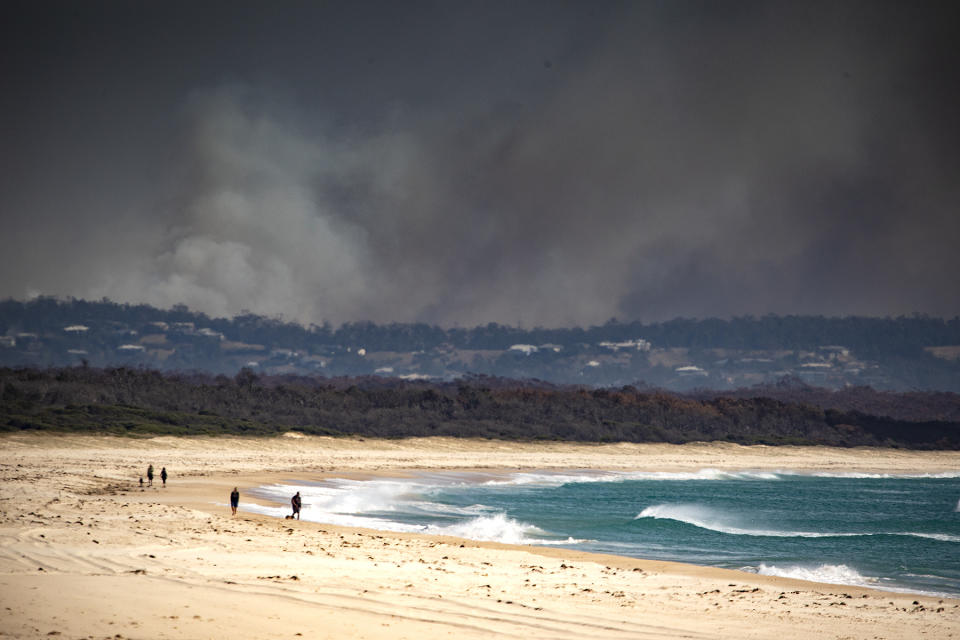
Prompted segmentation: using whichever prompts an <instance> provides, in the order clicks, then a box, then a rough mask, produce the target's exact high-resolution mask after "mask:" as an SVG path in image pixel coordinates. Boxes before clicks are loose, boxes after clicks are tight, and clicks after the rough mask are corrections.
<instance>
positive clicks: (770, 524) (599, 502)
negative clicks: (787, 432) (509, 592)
mask: <svg viewBox="0 0 960 640" xmlns="http://www.w3.org/2000/svg"><path fill="white" fill-rule="evenodd" d="M296 491H300V492H301V495H302V496H303V503H304V507H303V513H302V518H303V519H304V520H311V521H315V522H324V523H330V524H343V525H350V526H362V527H370V528H374V529H383V530H389V531H413V532H421V533H428V534H429V533H433V534H438V535H455V536H460V537H464V538H471V539H475V540H494V541H499V542H507V543H517V544H533V545H550V546H562V547H569V548H573V549H578V550H582V551H594V552H601V553H612V554H617V555H622V556H633V557H638V558H649V559H659V560H674V561H679V562H688V563H692V564H699V565H706V566H715V567H725V568H732V569H741V570H745V571H751V572H755V573H762V574H769V575H780V576H788V577H796V578H804V579H808V580H816V581H820V582H830V583H835V584H850V585H860V586H868V587H875V588H881V589H889V590H896V591H906V592H917V593H927V594H939V595H949V596H952V597H960V471H958V472H951V473H941V474H929V475H886V474H861V473H857V474H843V473H829V474H828V473H817V474H810V473H793V472H776V471H740V472H726V471H717V470H711V469H704V470H701V471H698V472H690V473H673V472H662V473H654V472H627V473H622V472H605V471H576V472H562V473H557V472H535V473H530V472H527V473H502V474H493V473H462V472H442V473H422V474H418V475H415V476H412V477H409V478H402V479H383V478H380V479H373V480H362V481H361V480H346V479H332V480H329V481H325V482H322V483H307V482H299V481H295V480H291V481H290V482H287V483H284V484H276V485H269V486H264V487H259V488H257V489H256V490H254V491H252V493H253V494H254V495H255V496H257V497H259V498H263V499H267V500H274V501H277V502H281V503H289V500H290V496H292V495H293V494H294V492H296ZM245 508H246V509H247V510H249V511H257V512H260V513H267V514H270V515H276V516H283V515H285V514H287V513H289V511H290V509H289V507H262V506H257V505H248V506H247V507H245Z"/></svg>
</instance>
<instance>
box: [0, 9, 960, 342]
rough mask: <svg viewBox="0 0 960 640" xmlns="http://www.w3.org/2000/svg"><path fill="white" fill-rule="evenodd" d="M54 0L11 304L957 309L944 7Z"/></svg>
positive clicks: (464, 313) (15, 116)
mask: <svg viewBox="0 0 960 640" xmlns="http://www.w3.org/2000/svg"><path fill="white" fill-rule="evenodd" d="M39 7H40V8H39V9H38V8H36V5H30V7H29V8H28V7H27V6H24V7H21V8H19V9H18V11H19V13H17V11H14V13H17V16H19V17H18V18H17V19H16V20H13V21H12V22H13V27H9V28H8V30H10V31H11V32H12V30H14V29H16V31H17V33H18V34H20V35H19V36H18V38H19V39H15V40H14V41H13V43H12V44H7V45H4V46H5V48H4V50H3V52H2V53H3V54H4V57H3V59H4V60H7V61H8V62H6V63H5V64H8V65H9V74H7V76H8V77H9V78H11V82H10V86H11V87H12V88H13V89H14V90H13V91H11V92H7V93H6V97H4V98H2V103H0V106H2V108H3V110H4V114H6V116H7V117H6V118H5V121H7V122H10V123H12V125H13V126H11V144H10V145H9V146H7V147H6V148H5V150H3V151H0V154H2V155H0V160H2V165H0V168H2V170H3V177H2V178H0V179H2V180H3V181H4V182H3V183H0V184H3V186H4V188H3V190H2V191H0V206H2V209H0V210H2V212H3V217H4V225H5V226H6V229H7V230H6V232H5V233H4V234H2V238H3V239H2V240H0V245H2V255H0V269H2V273H3V277H2V280H0V295H8V296H14V297H24V296H28V295H31V294H35V293H49V294H61V295H75V296H83V297H100V296H108V297H110V298H113V299H117V300H124V301H146V302H150V303H152V304H157V305H160V306H170V305H173V304H177V303H185V304H187V305H189V306H191V307H193V308H196V309H200V310H203V311H206V312H209V313H212V314H216V315H232V314H236V313H239V312H241V311H242V310H249V311H254V312H257V313H264V314H269V315H282V316H284V317H286V318H288V319H296V320H300V321H304V322H322V321H324V320H328V321H331V322H334V323H339V322H343V321H349V320H374V321H379V322H388V321H394V320H396V321H413V320H417V321H420V320H422V321H427V322H436V323H440V324H444V325H451V324H465V325H473V324H480V323H485V322H488V321H497V322H504V323H511V324H516V323H519V324H523V325H525V326H532V325H546V326H557V325H569V324H587V323H597V322H603V321H605V320H606V319H608V318H609V317H611V316H619V317H621V318H631V319H632V318H641V319H644V320H657V319H663V318H669V317H674V316H677V315H688V316H690V315H692V316H709V315H720V316H726V315H741V314H747V313H752V314H762V313H768V312H774V313H824V314H871V315H876V314H901V313H910V312H914V311H919V312H926V313H932V314H939V315H954V314H957V313H960V297H958V296H957V295H956V292H957V291H960V281H958V276H957V274H958V273H960V269H958V267H960V264H958V263H960V257H958V255H960V252H957V251H956V247H957V242H958V239H960V216H958V213H960V212H958V204H960V192H958V190H960V187H958V181H957V179H956V177H957V175H958V168H960V167H958V164H960V163H958V149H960V133H958V125H957V118H956V115H955V107H956V106H957V105H958V104H960V92H958V80H957V74H956V71H955V70H956V69H957V68H958V67H957V63H960V60H958V58H960V55H958V53H957V49H956V47H955V46H953V45H952V43H953V42H955V39H954V38H955V36H956V35H957V34H955V33H953V31H954V30H955V29H956V27H955V25H956V24H958V22H957V21H956V20H952V18H955V17H956V16H955V15H950V14H951V13H955V12H954V11H953V10H952V6H951V5H949V4H942V5H941V4H934V3H925V4H919V5H916V6H907V5H906V4H905V3H891V4H886V3H877V2H867V3H855V2H848V3H817V2H814V3H804V4H801V3H777V2H762V3H752V2H740V3H714V2H704V3H699V2H670V3H656V2H646V3H627V4H622V5H621V4H613V3H609V4H607V3H604V4H600V5H598V7H599V8H597V7H595V6H594V5H593V3H582V4H578V3H572V4H561V3H554V2H550V3H543V4H540V3H524V4H523V5H522V6H521V7H520V8H515V7H513V6H511V5H510V4H506V3H505V4H498V3H480V4H457V5H455V4H452V3H440V4H429V3H427V4H419V3H416V4H409V5H403V6H401V7H400V8H397V7H396V6H394V5H392V4H389V5H379V4H370V3H368V4H355V5H351V6H350V7H343V6H341V7H336V8H334V9H330V8H324V7H320V6H317V5H315V4H309V5H302V6H301V5H299V4H293V3H288V4H280V5H279V7H278V8H269V7H266V6H265V5H263V6H261V5H253V6H251V7H243V6H240V7H238V8H234V7H233V5H229V6H228V5H223V6H222V7H221V6H217V5H213V4H206V5H205V6H203V7H202V9H201V10H200V11H201V13H197V11H198V10H197V9H194V8H192V7H191V5H186V4H184V5H181V4H176V3H174V4H170V3H155V4H149V5H146V13H147V15H146V16H143V15H141V14H139V13H135V12H132V11H130V10H129V9H128V8H125V7H124V5H123V4H112V3H107V4H103V5H95V4H91V5H80V6H79V8H77V7H75V6H74V5H72V4H67V5H59V4H41V5H39ZM68 8H69V9H70V10H71V11H73V13H74V14H76V13H78V12H79V14H80V15H79V16H78V15H72V16H67V15H65V13H69V12H68ZM68 18H70V19H68ZM105 18H111V19H112V21H111V20H105ZM24 33H26V34H28V35H29V37H28V36H25V35H23V34H24ZM5 73H6V72H5Z"/></svg>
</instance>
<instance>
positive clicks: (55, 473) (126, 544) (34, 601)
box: [0, 434, 960, 640]
mask: <svg viewBox="0 0 960 640" xmlns="http://www.w3.org/2000/svg"><path fill="white" fill-rule="evenodd" d="M0 448H2V451H3V454H2V457H0V614H2V615H0V636H3V637H14V638H40V637H44V638H49V637H62V638H90V637H92V638H225V639H226V638H238V637H239V638H299V637H303V638H377V639H379V638H383V639H386V638H390V639H399V638H410V639H421V638H478V639H479V638H524V639H530V638H571V639H572V638H577V639H580V638H584V637H598V638H649V639H653V638H704V639H706V638H730V639H731V640H732V639H734V638H738V639H739V638H778V640H790V639H793V638H838V639H839V638H851V639H860V638H863V639H864V640H867V639H869V640H874V639H878V638H890V639H895V638H896V639H899V638H937V639H940V638H951V637H955V638H960V600H953V599H946V598H935V597H926V596H916V595H910V594H891V593H884V592H880V591H875V590H869V589H861V588H856V587H844V586H836V585H824V584H817V583H810V582H803V581H797V580H788V579H783V578H773V577H766V576H757V575H753V574H749V573H742V572H737V571H728V570H721V569H712V568H705V567H698V566H693V565H684V564H677V563H666V562H657V561H648V560H636V559H631V558H622V557H617V556H603V555H595V554H584V553H578V552H575V551H569V550H562V549H551V548H536V547H520V546H510V545H502V544H493V543H477V542H471V541H467V540H460V539H455V538H440V537H431V536H419V535H412V534H397V533H385V532H378V531H371V530H363V529H350V528H343V527H334V526H330V525H322V524H315V523H308V522H305V521H304V522H301V521H290V520H278V519H274V518H269V517H266V516H260V515H255V514H250V513H244V512H242V511H241V513H239V514H238V515H237V516H235V517H234V516H231V514H230V509H229V507H227V506H226V504H227V502H228V496H229V492H230V490H231V489H232V488H233V487H234V486H237V487H239V489H240V492H241V506H242V504H243V501H244V500H246V497H245V492H246V490H247V489H250V488H253V487H256V486H259V485H261V484H264V483H267V482H272V481H278V480H283V479H291V478H301V479H310V478H320V477H324V476H329V475H365V474H391V475H394V474H403V473H404V472H406V471H414V470H425V469H445V470H456V469H471V470H475V469H490V470H495V471H505V470H516V469H528V470H533V469H608V470H651V471H653V470H663V471H673V470H697V469H703V468H715V469H783V470H787V469H795V470H830V471H888V472H896V473H904V472H917V471H920V472H937V471H956V470H958V469H960V453H957V452H909V451H902V450H887V449H882V450H876V449H831V448H822V447H741V446H737V445H731V444H692V445H682V446H673V445H633V444H612V445H576V444H564V443H543V444H540V443H538V444H530V443H505V442H496V441H486V440H482V441H481V440H456V439H449V438H438V439H411V440H390V441H382V440H362V439H331V438H314V437H299V436H297V435H296V434H290V435H288V436H287V437H282V438H271V439H253V438H172V437H163V438H149V439H130V438H113V437H104V436H76V435H51V434H16V435H7V436H2V437H0ZM148 464H153V465H154V467H155V471H156V473H157V476H156V477H155V478H154V484H153V486H152V487H151V486H148V487H145V488H144V489H143V490H141V489H140V488H139V486H138V482H137V481H138V478H139V477H140V476H141V475H144V474H145V471H146V467H147V465H148ZM163 466H166V467H167V470H168V471H169V473H170V478H169V480H168V482H167V486H166V487H162V486H161V484H160V480H159V471H160V468H161V467H163ZM144 482H146V477H144Z"/></svg>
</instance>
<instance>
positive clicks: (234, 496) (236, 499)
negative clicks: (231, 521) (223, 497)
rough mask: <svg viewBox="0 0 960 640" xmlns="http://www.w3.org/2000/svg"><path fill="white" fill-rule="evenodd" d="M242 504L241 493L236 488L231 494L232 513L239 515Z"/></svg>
mask: <svg viewBox="0 0 960 640" xmlns="http://www.w3.org/2000/svg"><path fill="white" fill-rule="evenodd" d="M239 504H240V492H239V491H237V488H236V487H234V488H233V491H231V492H230V512H231V513H232V514H233V515H237V506H238V505H239Z"/></svg>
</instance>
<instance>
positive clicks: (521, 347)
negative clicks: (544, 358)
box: [507, 344, 540, 356]
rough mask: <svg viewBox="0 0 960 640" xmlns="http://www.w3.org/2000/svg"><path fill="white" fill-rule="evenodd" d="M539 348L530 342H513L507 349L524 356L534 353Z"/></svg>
mask: <svg viewBox="0 0 960 640" xmlns="http://www.w3.org/2000/svg"><path fill="white" fill-rule="evenodd" d="M539 350H540V349H539V348H538V347H536V346H534V345H532V344H514V345H510V347H509V348H508V349H507V351H512V352H513V353H522V354H523V355H525V356H528V355H530V354H531V353H536V352H537V351H539Z"/></svg>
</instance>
